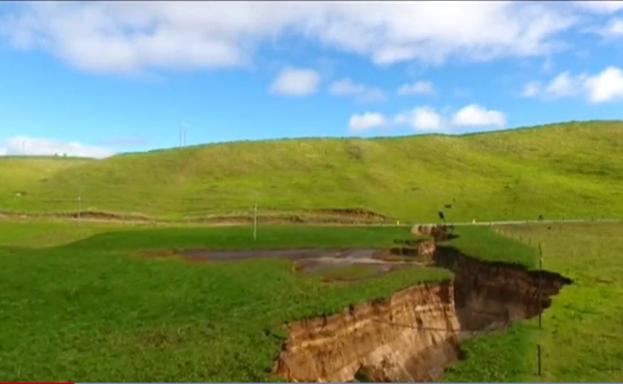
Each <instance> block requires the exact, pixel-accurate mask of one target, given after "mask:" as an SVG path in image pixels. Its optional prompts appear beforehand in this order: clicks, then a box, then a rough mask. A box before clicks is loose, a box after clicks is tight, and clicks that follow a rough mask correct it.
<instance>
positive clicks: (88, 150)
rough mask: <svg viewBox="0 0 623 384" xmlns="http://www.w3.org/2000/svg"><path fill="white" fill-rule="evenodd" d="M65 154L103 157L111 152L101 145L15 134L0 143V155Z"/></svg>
mask: <svg viewBox="0 0 623 384" xmlns="http://www.w3.org/2000/svg"><path fill="white" fill-rule="evenodd" d="M56 154H58V155H64V154H65V155H67V156H78V157H95V158H104V157H108V156H112V155H113V152H112V151H110V150H109V149H106V148H102V147H95V146H89V145H85V144H81V143H79V142H77V141H67V142H66V141H60V140H53V139H43V138H32V137H27V136H15V137H11V138H9V139H7V140H6V141H4V142H3V143H0V155H32V156H53V155H56Z"/></svg>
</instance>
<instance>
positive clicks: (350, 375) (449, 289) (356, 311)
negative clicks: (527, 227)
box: [275, 247, 571, 382]
mask: <svg viewBox="0 0 623 384" xmlns="http://www.w3.org/2000/svg"><path fill="white" fill-rule="evenodd" d="M433 261H434V265H437V266H441V267H444V268H448V269H450V270H452V271H453V272H454V274H455V278H454V279H453V281H451V282H447V283H438V284H420V285H418V286H415V287H411V288H409V289H407V290H405V291H401V292H398V293H396V294H394V295H393V296H392V297H391V298H389V299H387V300H384V301H380V302H371V303H366V304H363V305H360V306H357V307H353V308H350V309H349V310H347V311H345V312H343V313H340V314H336V315H333V316H331V317H328V318H323V319H310V320H305V321H302V322H299V323H297V324H293V325H290V326H289V330H290V338H289V339H288V341H287V342H286V343H285V344H284V347H283V351H282V353H281V355H280V357H279V359H278V361H277V363H276V365H275V373H276V374H277V375H279V376H281V377H282V378H284V379H287V380H290V381H342V382H344V381H353V380H359V381H432V380H438V379H440V378H441V377H442V375H443V372H444V370H445V369H446V368H447V367H448V366H450V365H451V364H453V363H455V362H456V361H457V360H458V359H459V357H460V355H461V350H460V342H461V341H463V340H465V339H467V338H470V337H473V336H474V335H478V334H481V333H482V332H484V331H488V330H492V329H501V328H504V327H507V326H508V325H510V324H511V323H512V322H513V321H516V320H519V319H526V318H531V317H533V316H536V315H538V314H539V313H540V312H541V311H543V310H544V309H545V308H547V307H549V306H550V305H551V297H552V296H553V295H556V294H557V293H558V292H559V291H560V289H561V288H562V287H563V286H564V285H566V284H569V283H571V280H570V279H567V278H565V277H563V276H561V275H559V274H556V273H552V272H546V271H532V270H527V269H526V268H525V267H523V266H519V265H513V264H507V263H489V262H485V261H480V260H477V259H475V258H472V257H469V256H467V255H464V254H462V253H460V252H459V251H457V250H456V249H454V248H451V247H440V248H438V249H437V250H436V252H435V257H434V258H433Z"/></svg>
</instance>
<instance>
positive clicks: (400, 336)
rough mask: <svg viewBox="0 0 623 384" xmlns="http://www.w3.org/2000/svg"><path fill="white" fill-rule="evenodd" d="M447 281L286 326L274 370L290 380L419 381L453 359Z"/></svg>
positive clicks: (453, 320) (453, 323)
mask: <svg viewBox="0 0 623 384" xmlns="http://www.w3.org/2000/svg"><path fill="white" fill-rule="evenodd" d="M459 327H460V326H459V321H458V318H457V317H456V312H455V310H454V297H453V289H452V284H451V282H445V283H439V284H422V285H418V286H415V287H412V288H409V289H407V290H404V291H401V292H398V293H396V294H394V295H393V296H392V297H391V298H389V299H387V300H379V301H374V302H369V303H365V304H362V305H359V306H355V307H352V308H349V309H347V310H345V311H344V312H343V313H339V314H336V315H333V316H330V317H327V318H315V319H311V320H305V321H301V322H299V323H296V324H293V325H292V326H291V327H290V338H289V339H288V341H287V342H286V344H285V346H284V349H283V351H282V353H281V356H280V357H279V360H278V362H277V366H276V373H277V374H278V375H279V376H281V377H283V378H285V379H287V380H289V381H307V382H309V381H340V382H344V381H353V380H355V378H356V376H358V375H361V376H363V379H367V380H371V381H417V380H431V379H433V378H435V377H438V376H439V375H440V374H441V372H442V370H443V368H444V367H445V366H446V365H447V364H448V363H450V362H452V361H454V360H456V358H457V345H458V341H459V339H458V332H459Z"/></svg>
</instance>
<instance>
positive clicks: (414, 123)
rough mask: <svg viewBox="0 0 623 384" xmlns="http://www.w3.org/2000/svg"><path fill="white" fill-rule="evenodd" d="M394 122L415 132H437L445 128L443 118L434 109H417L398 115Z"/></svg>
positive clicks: (425, 107)
mask: <svg viewBox="0 0 623 384" xmlns="http://www.w3.org/2000/svg"><path fill="white" fill-rule="evenodd" d="M394 122H395V123H396V124H398V125H407V126H409V127H411V128H413V129H415V130H417V131H439V130H442V129H444V128H445V126H446V123H445V122H444V118H443V117H442V116H441V114H439V113H438V112H437V111H436V110H435V109H434V108H431V107H427V106H424V107H418V108H413V109H412V110H409V111H406V112H402V113H399V114H398V115H397V116H396V117H395V118H394Z"/></svg>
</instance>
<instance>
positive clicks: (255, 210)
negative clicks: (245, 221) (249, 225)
mask: <svg viewBox="0 0 623 384" xmlns="http://www.w3.org/2000/svg"><path fill="white" fill-rule="evenodd" d="M253 240H254V241H255V240H257V202H256V203H255V206H254V207H253Z"/></svg>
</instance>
